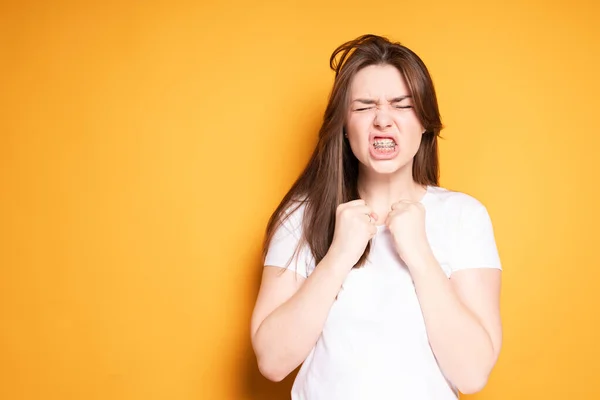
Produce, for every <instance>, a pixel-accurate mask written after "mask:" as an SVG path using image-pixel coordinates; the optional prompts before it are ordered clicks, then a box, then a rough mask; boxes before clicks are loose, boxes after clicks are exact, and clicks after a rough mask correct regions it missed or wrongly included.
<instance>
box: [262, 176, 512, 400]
mask: <svg viewBox="0 0 600 400" xmlns="http://www.w3.org/2000/svg"><path fill="white" fill-rule="evenodd" d="M421 202H422V203H423V205H424V206H425V210H426V233H427V238H428V240H429V243H430V245H431V248H432V250H433V253H434V255H435V257H436V259H437V261H438V262H439V264H440V265H441V267H442V269H443V270H444V272H445V273H446V275H447V276H448V277H450V275H452V273H453V272H454V271H457V270H461V269H467V268H497V269H501V264H500V258H499V256H498V251H497V248H496V243H495V238H494V233H493V227H492V222H491V220H490V217H489V215H488V212H487V209H486V208H485V206H484V205H483V204H482V203H481V202H479V201H478V200H477V199H475V198H474V197H472V196H469V195H467V194H464V193H460V192H453V191H449V190H447V189H445V188H441V187H435V186H429V187H428V188H427V193H426V194H425V196H424V197H423V198H422V200H421ZM302 215H303V208H299V209H298V210H297V211H296V212H294V213H293V214H292V215H291V216H290V218H289V219H288V220H286V222H285V223H284V224H283V225H282V226H281V227H280V228H279V229H278V230H277V231H276V233H275V235H274V238H273V240H272V241H271V244H270V247H269V249H268V252H267V256H266V260H265V265H271V266H278V267H283V268H285V267H286V265H287V264H288V261H289V260H290V258H291V257H292V255H293V252H294V250H295V248H296V244H297V243H298V239H299V238H300V235H301V221H302ZM371 246H372V247H371V253H370V255H369V258H368V262H367V264H366V265H365V266H363V267H361V268H354V269H352V270H351V271H350V272H349V274H348V276H347V278H346V280H345V281H344V284H343V286H342V288H341V290H340V292H339V294H338V297H337V299H336V300H335V302H334V303H333V306H332V307H331V309H330V311H329V315H328V318H327V321H326V323H325V326H324V327H323V331H322V333H321V336H320V337H319V339H318V341H317V343H316V344H315V346H314V348H313V349H312V350H311V352H310V354H309V355H308V357H307V358H306V360H305V361H304V363H303V364H302V367H301V368H300V371H299V373H298V375H297V377H296V380H295V382H294V386H293V388H292V399H293V400H336V399H343V400H370V399H377V400H388V399H389V400H392V399H393V400H456V399H457V398H458V392H457V390H456V388H455V387H454V386H453V385H452V384H451V383H450V382H449V381H448V380H447V379H446V378H445V377H444V375H443V373H442V372H441V370H440V368H439V366H438V364H437V362H436V359H435V356H434V354H433V351H432V350H431V347H430V345H429V341H428V338H427V332H426V330H425V323H424V319H423V315H422V312H421V308H420V305H419V301H418V298H417V295H416V293H415V287H414V285H413V282H412V279H411V276H410V274H409V272H408V270H407V268H406V265H405V264H404V263H403V262H402V260H401V259H400V257H399V256H398V254H397V253H396V251H395V249H394V245H393V243H392V238H391V234H390V232H389V230H388V229H387V227H385V226H379V227H378V232H377V234H376V236H375V237H374V238H373V241H372V244H371ZM287 268H290V269H293V270H295V271H296V272H297V273H298V274H300V275H302V276H304V277H308V276H309V275H310V273H311V272H312V271H313V270H314V268H315V261H314V259H313V257H312V255H311V253H310V251H309V250H308V247H307V246H304V248H302V249H301V251H300V252H299V254H298V255H297V256H296V257H294V259H293V260H292V262H291V263H289V265H287Z"/></svg>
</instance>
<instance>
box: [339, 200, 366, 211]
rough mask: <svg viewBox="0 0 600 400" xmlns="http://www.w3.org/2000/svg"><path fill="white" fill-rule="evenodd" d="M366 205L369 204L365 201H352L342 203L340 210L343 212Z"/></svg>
mask: <svg viewBox="0 0 600 400" xmlns="http://www.w3.org/2000/svg"><path fill="white" fill-rule="evenodd" d="M365 204H367V203H366V202H365V201H364V200H363V199H357V200H352V201H349V202H347V203H342V204H340V205H338V210H343V209H345V208H350V207H356V206H360V205H365Z"/></svg>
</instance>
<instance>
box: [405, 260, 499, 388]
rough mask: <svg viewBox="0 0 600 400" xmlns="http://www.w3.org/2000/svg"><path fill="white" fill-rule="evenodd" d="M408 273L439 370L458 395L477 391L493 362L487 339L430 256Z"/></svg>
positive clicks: (492, 349)
mask: <svg viewBox="0 0 600 400" xmlns="http://www.w3.org/2000/svg"><path fill="white" fill-rule="evenodd" d="M410 269H411V274H412V277H413V280H414V283H415V287H416V292H417V296H418V298H419V303H420V305H421V310H422V312H423V316H424V319H425V325H426V329H427V335H428V337H429V342H430V344H431V348H432V350H433V352H434V354H435V356H436V359H437V360H438V363H439V364H440V368H441V369H442V371H443V372H444V374H445V375H446V377H447V378H448V379H449V380H450V381H451V382H452V383H454V384H455V385H456V386H457V387H458V389H459V390H460V391H461V392H463V393H473V392H476V391H479V390H480V389H481V388H482V387H483V385H485V382H486V381H487V377H488V375H489V373H490V371H491V369H492V367H493V365H494V363H495V358H496V356H495V354H496V352H495V350H494V347H493V343H492V340H491V338H490V335H489V334H488V332H487V331H486V330H485V328H484V327H483V326H482V324H481V323H480V322H479V321H478V319H477V317H476V316H475V315H474V314H473V313H472V312H471V311H470V310H469V309H468V308H467V307H466V306H465V305H464V304H463V303H462V302H461V300H460V298H459V297H458V295H457V294H456V292H455V291H454V289H453V287H452V284H451V282H450V280H449V279H448V278H447V277H446V275H445V274H444V272H443V270H442V268H441V267H440V265H439V264H438V262H437V261H436V260H435V258H434V257H433V255H427V256H425V257H423V258H422V259H420V260H417V261H414V262H413V264H412V266H411V268H410Z"/></svg>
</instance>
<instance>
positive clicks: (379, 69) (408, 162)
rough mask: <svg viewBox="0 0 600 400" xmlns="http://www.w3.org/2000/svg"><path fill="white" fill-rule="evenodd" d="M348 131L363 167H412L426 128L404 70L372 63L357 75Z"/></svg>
mask: <svg viewBox="0 0 600 400" xmlns="http://www.w3.org/2000/svg"><path fill="white" fill-rule="evenodd" d="M350 101H351V103H350V107H349V109H348V115H347V117H346V134H347V135H348V141H349V142H350V147H351V149H352V152H353V153H354V155H355V156H356V158H358V160H359V161H360V164H361V165H360V167H361V168H367V169H368V170H369V171H372V172H376V173H380V174H391V173H395V172H398V171H400V170H402V169H404V168H409V169H411V170H412V162H413V157H414V156H415V154H416V153H417V150H418V149H419V145H420V143H421V135H422V134H423V131H424V130H425V129H424V128H423V126H422V125H421V122H420V121H419V119H418V118H417V116H416V114H415V110H414V109H413V106H412V105H413V102H412V98H411V96H410V92H409V90H408V87H407V85H406V82H405V81H404V78H403V77H402V75H401V74H400V72H399V71H398V70H397V69H396V68H395V67H393V66H391V65H371V66H368V67H366V68H363V69H361V70H360V71H359V72H358V73H357V74H356V75H355V77H354V80H353V81H352V86H351V89H350Z"/></svg>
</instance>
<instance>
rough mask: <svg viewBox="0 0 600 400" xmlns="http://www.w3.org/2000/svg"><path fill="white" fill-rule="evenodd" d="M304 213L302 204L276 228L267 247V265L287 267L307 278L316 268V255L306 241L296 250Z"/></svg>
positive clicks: (300, 236) (300, 235)
mask: <svg viewBox="0 0 600 400" xmlns="http://www.w3.org/2000/svg"><path fill="white" fill-rule="evenodd" d="M286 215H288V214H286ZM303 215H304V206H300V207H299V208H298V209H296V210H294V211H293V212H292V213H291V214H290V215H289V217H288V218H287V219H285V220H284V221H283V223H282V224H280V225H279V226H278V227H277V228H276V230H275V233H274V234H273V238H272V239H271V242H270V243H269V246H268V248H267V254H266V256H265V262H264V264H265V266H273V267H280V268H287V269H290V270H292V271H294V272H296V273H297V274H299V275H301V276H303V277H305V278H307V277H308V275H309V274H310V273H311V272H312V270H313V269H314V268H315V262H314V257H313V256H312V254H311V252H310V249H309V247H308V245H307V244H306V243H304V244H303V245H302V246H301V247H300V248H299V249H298V251H296V249H297V247H298V244H299V243H300V239H301V238H302V218H303Z"/></svg>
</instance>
